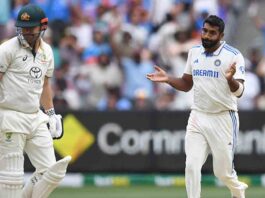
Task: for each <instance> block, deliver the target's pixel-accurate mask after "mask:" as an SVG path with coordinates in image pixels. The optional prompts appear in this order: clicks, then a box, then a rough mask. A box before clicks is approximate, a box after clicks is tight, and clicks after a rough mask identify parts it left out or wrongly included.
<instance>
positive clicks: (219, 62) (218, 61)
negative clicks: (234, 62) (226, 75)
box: [214, 59, 221, 67]
mask: <svg viewBox="0 0 265 198" xmlns="http://www.w3.org/2000/svg"><path fill="white" fill-rule="evenodd" d="M214 65H215V66H217V67H218V66H220V65H221V61H220V60H219V59H217V60H215V61H214Z"/></svg>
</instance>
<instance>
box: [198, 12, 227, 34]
mask: <svg viewBox="0 0 265 198" xmlns="http://www.w3.org/2000/svg"><path fill="white" fill-rule="evenodd" d="M205 23H208V24H210V25H211V26H217V27H218V28H219V32H220V33H223V32H224V30H225V23H224V21H223V19H221V18H220V17H218V16H216V15H210V16H208V17H207V18H206V19H205V20H204V22H203V25H204V24H205Z"/></svg>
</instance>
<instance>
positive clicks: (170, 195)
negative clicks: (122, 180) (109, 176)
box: [50, 186, 265, 198]
mask: <svg viewBox="0 0 265 198" xmlns="http://www.w3.org/2000/svg"><path fill="white" fill-rule="evenodd" d="M86 197H87V198H187V196H186V192H185V188H182V187H154V186H131V187H92V186H89V187H83V188H58V189H56V191H55V192H54V193H53V194H52V195H51V196H50V198H86ZM246 197H247V198H265V188H262V187H249V188H248V190H247V193H246ZM202 198H230V193H229V191H228V189H227V188H224V187H205V186H204V187H203V188H202Z"/></svg>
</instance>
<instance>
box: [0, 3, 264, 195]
mask: <svg viewBox="0 0 265 198" xmlns="http://www.w3.org/2000/svg"><path fill="white" fill-rule="evenodd" d="M27 3H35V4H37V5H39V6H40V7H41V8H43V10H44V11H45V13H46V15H47V16H48V18H49V28H48V30H47V31H46V33H45V35H44V38H43V39H44V40H45V41H46V42H48V43H49V44H50V45H51V46H52V49H53V52H54V58H55V72H54V77H53V78H52V86H53V90H54V104H55V108H56V112H57V113H61V114H62V115H63V117H64V129H65V135H64V137H63V138H62V139H61V140H56V141H54V145H55V149H56V154H57V157H58V159H59V158H61V157H64V156H65V155H69V154H70V155H72V156H73V161H72V163H71V165H70V166H69V174H68V175H67V177H66V178H65V180H64V182H63V183H62V186H68V187H69V186H70V187H71V188H70V190H69V189H68V188H63V189H64V190H60V189H58V190H57V191H56V192H55V194H54V197H67V196H70V197H71V196H72V195H73V194H71V193H72V192H74V190H73V189H72V187H82V188H84V189H86V187H87V188H88V189H89V192H87V191H86V190H83V191H84V194H82V193H81V192H83V191H82V190H80V191H79V193H80V194H78V192H76V193H77V194H75V195H76V196H77V197H78V195H79V196H80V197H100V196H102V197H106V196H105V191H104V190H103V191H102V190H100V191H98V190H97V188H96V189H94V188H93V187H91V186H173V188H172V189H168V190H167V191H166V192H169V194H167V193H166V192H164V191H163V192H162V194H161V195H160V194H159V193H161V192H160V191H159V192H158V191H157V189H156V188H154V189H156V190H154V189H153V188H152V189H149V188H147V190H146V189H145V188H144V189H145V190H143V191H144V192H145V193H148V192H153V194H152V195H148V194H146V196H145V197H152V198H154V197H165V198H166V197H180V198H181V197H185V195H184V194H185V190H184V188H183V187H184V176H183V175H184V167H185V155H184V149H183V145H184V137H185V127H186V124H187V119H188V116H189V110H190V106H191V103H192V90H191V91H190V92H189V93H182V92H178V91H175V90H174V89H172V88H171V87H169V86H168V85H165V84H155V83H152V82H150V81H148V80H147V79H146V78H145V75H146V74H147V73H150V72H153V71H154V69H153V66H154V65H159V66H161V67H162V68H163V69H165V70H166V71H167V72H169V73H171V74H172V75H174V76H181V75H182V73H183V70H184V68H185V64H186V58H187V53H188V50H189V49H190V48H191V47H192V46H194V45H197V44H200V32H201V27H202V23H203V20H204V19H205V18H206V17H207V16H208V15H209V14H215V15H218V16H220V17H221V18H222V19H223V20H224V21H225V23H226V29H225V37H224V40H226V42H227V43H228V44H230V45H232V46H234V47H236V48H238V49H239V50H240V51H241V52H242V54H243V55H244V57H245V61H246V82H245V92H244V95H243V97H242V98H240V99H239V101H238V102H239V113H240V122H241V127H240V132H241V133H240V134H239V135H238V148H237V150H236V155H235V167H236V170H238V173H239V175H243V176H242V179H243V180H244V181H245V182H247V183H248V184H249V185H250V186H253V188H252V189H254V190H252V191H251V190H250V191H249V192H250V193H254V194H249V195H250V197H253V198H254V197H255V198H264V197H265V190H264V188H263V187H264V186H265V175H264V173H265V1H263V0H1V1H0V42H4V41H5V40H7V39H9V38H11V37H13V36H15V35H16V33H15V27H14V23H15V20H16V17H17V14H18V11H19V10H20V8H21V7H22V6H23V5H25V4H27ZM25 170H26V171H27V172H31V171H33V167H32V166H31V165H30V163H29V161H28V160H27V159H26V164H25ZM203 173H204V177H203V180H202V183H203V184H204V185H208V186H222V184H221V183H220V182H219V181H218V180H216V179H215V178H214V177H213V175H212V165H211V157H210V158H209V159H208V160H207V162H206V164H205V166H204V167H203ZM175 187H179V190H178V188H175ZM213 189H214V188H211V187H210V188H209V189H208V191H207V190H206V191H205V192H206V193H205V194H204V197H206V198H207V197H213V196H214V197H217V198H218V195H219V196H220V198H221V197H222V198H223V197H229V195H228V192H226V191H225V193H227V194H222V193H223V190H221V191H218V192H217V193H216V192H215V191H214V192H212V190H213ZM102 192H103V193H102ZM111 192H112V191H110V192H107V193H109V196H108V197H111V196H112V195H111ZM134 192H137V191H135V190H132V191H130V190H129V189H126V190H125V191H124V193H125V194H124V195H122V194H120V195H118V194H117V195H113V197H115V198H118V197H138V198H139V197H140V198H141V197H144V196H142V195H139V194H138V195H135V196H134V195H133V193H134ZM170 192H172V194H170ZM203 192H204V191H203ZM208 192H209V193H208ZM211 192H212V193H213V194H211ZM56 193H57V194H56ZM90 193H92V194H93V193H94V196H89V194H90ZM97 193H98V194H97ZM100 193H101V194H102V195H99V194H100ZM255 193H256V194H255Z"/></svg>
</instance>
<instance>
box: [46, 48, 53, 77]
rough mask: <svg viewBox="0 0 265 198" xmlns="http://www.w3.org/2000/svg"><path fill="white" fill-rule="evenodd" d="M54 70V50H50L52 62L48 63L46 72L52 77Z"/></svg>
mask: <svg viewBox="0 0 265 198" xmlns="http://www.w3.org/2000/svg"><path fill="white" fill-rule="evenodd" d="M53 71H54V57H53V53H52V51H51V52H50V62H49V65H48V69H47V72H46V76H47V77H49V78H51V77H52V76H53Z"/></svg>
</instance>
